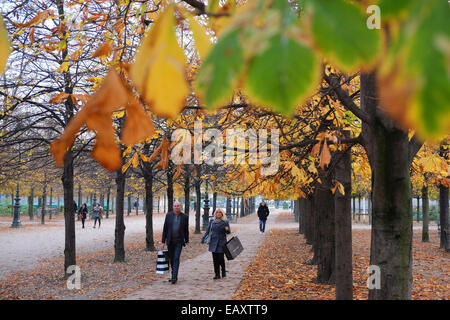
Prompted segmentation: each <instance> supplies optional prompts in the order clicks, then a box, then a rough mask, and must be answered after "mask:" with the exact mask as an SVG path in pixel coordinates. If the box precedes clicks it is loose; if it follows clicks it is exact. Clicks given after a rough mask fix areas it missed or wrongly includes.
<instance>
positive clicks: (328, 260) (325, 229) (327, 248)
mask: <svg viewBox="0 0 450 320" xmlns="http://www.w3.org/2000/svg"><path fill="white" fill-rule="evenodd" d="M319 176H320V180H321V181H322V183H321V184H318V185H317V187H316V202H315V205H314V208H315V212H314V214H315V218H316V219H315V220H316V224H315V226H316V227H317V228H316V232H315V233H316V241H315V242H314V246H315V249H316V253H317V279H316V280H317V282H318V283H325V284H333V283H334V282H335V280H334V269H335V263H336V255H335V252H336V244H335V225H334V196H333V194H332V192H331V190H330V189H331V179H330V177H329V175H328V174H327V173H325V172H322V171H321V170H320V169H319Z"/></svg>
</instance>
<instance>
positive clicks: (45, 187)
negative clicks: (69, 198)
mask: <svg viewBox="0 0 450 320" xmlns="http://www.w3.org/2000/svg"><path fill="white" fill-rule="evenodd" d="M46 203H47V184H45V183H44V191H43V192H42V211H41V224H45V211H46V210H47V208H46V207H47V206H46Z"/></svg>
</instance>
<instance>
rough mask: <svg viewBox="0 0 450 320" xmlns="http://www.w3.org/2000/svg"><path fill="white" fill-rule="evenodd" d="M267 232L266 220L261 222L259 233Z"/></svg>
mask: <svg viewBox="0 0 450 320" xmlns="http://www.w3.org/2000/svg"><path fill="white" fill-rule="evenodd" d="M265 230H266V220H259V231H261V232H264V231H265Z"/></svg>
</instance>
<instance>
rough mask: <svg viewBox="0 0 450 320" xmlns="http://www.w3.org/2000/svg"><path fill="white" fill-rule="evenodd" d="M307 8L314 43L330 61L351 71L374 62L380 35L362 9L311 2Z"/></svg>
mask: <svg viewBox="0 0 450 320" xmlns="http://www.w3.org/2000/svg"><path fill="white" fill-rule="evenodd" d="M306 6H307V8H306V10H307V12H308V13H310V14H311V15H312V33H313V37H314V40H315V42H316V44H317V46H318V47H319V48H320V50H321V51H322V52H323V54H324V55H325V57H326V58H327V59H329V60H331V61H330V62H332V63H334V64H335V65H336V66H337V67H339V68H340V69H342V70H343V71H347V72H351V71H354V70H355V69H357V68H359V67H362V66H366V67H368V65H369V64H371V63H373V62H374V60H375V59H376V58H377V56H378V53H379V51H380V46H381V38H380V33H379V30H377V29H373V30H370V29H369V28H368V27H367V17H366V16H365V15H364V12H363V11H362V9H361V8H359V7H357V6H356V5H354V4H352V3H349V2H347V1H344V0H333V1H329V0H308V1H306Z"/></svg>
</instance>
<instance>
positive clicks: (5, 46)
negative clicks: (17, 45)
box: [0, 17, 11, 73]
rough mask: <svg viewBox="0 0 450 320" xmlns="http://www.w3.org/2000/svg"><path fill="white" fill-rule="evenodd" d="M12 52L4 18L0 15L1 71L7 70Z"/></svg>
mask: <svg viewBox="0 0 450 320" xmlns="http://www.w3.org/2000/svg"><path fill="white" fill-rule="evenodd" d="M10 53H11V45H10V43H9V39H8V32H7V31H6V28H5V25H4V24H3V19H2V18H1V17H0V73H3V72H4V71H5V68H6V62H7V61H8V57H9V54H10Z"/></svg>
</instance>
